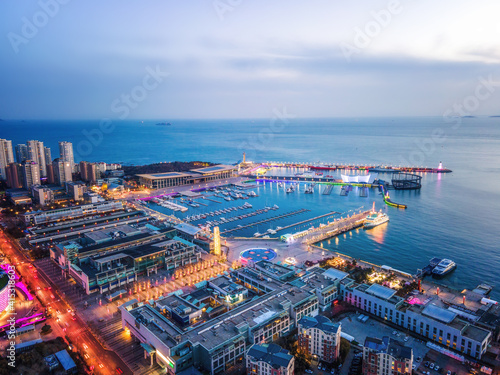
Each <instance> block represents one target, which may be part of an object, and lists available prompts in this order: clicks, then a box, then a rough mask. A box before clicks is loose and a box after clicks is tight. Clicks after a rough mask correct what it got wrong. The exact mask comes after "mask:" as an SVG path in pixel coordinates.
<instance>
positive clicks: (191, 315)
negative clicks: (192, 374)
mask: <svg viewBox="0 0 500 375" xmlns="http://www.w3.org/2000/svg"><path fill="white" fill-rule="evenodd" d="M268 263H269V262H268ZM285 268H286V269H283V270H281V269H280V272H277V273H274V272H270V273H269V275H266V276H264V275H263V274H262V272H261V270H262V269H267V270H269V269H272V267H271V263H269V264H264V263H261V264H260V269H257V268H251V267H245V268H241V269H238V270H235V271H232V272H231V273H229V274H228V275H225V276H221V277H219V278H216V279H213V280H209V281H204V282H201V283H198V284H196V285H195V286H194V288H195V291H193V292H192V293H190V294H188V295H184V292H183V291H181V290H179V291H177V292H174V293H173V294H174V295H177V296H175V297H173V296H172V295H171V296H168V297H165V298H161V299H160V300H158V301H156V302H155V303H154V304H153V305H154V306H152V305H143V304H141V303H139V302H138V301H136V300H132V301H129V302H127V303H125V304H123V305H122V306H120V310H121V316H122V324H123V327H124V328H127V329H129V330H130V332H131V334H132V335H133V336H135V337H136V338H137V339H138V340H140V341H141V343H142V346H143V348H145V354H146V355H149V356H151V361H152V362H154V361H156V362H158V363H160V364H161V365H162V366H164V367H165V368H166V369H167V371H168V373H170V374H175V373H178V372H181V371H183V370H185V369H187V368H189V367H190V366H195V367H199V368H202V369H204V370H205V371H207V372H209V373H210V374H211V375H213V374H216V373H222V372H224V371H225V370H227V369H229V368H230V367H231V366H234V365H235V364H236V363H237V362H238V361H239V360H243V357H244V354H245V353H246V352H247V351H248V347H249V346H251V345H254V344H257V345H263V344H269V343H272V342H273V341H275V340H277V339H279V338H280V337H282V336H286V335H288V334H289V333H290V331H291V330H292V329H293V328H294V327H296V326H297V323H298V322H297V320H296V317H298V316H301V317H302V316H304V315H311V316H312V315H317V314H318V297H317V296H316V293H315V292H314V291H312V290H311V288H308V287H306V285H307V283H302V284H300V283H299V285H298V286H297V285H294V284H292V282H293V281H294V279H297V278H298V279H300V277H302V276H301V275H297V274H296V273H295V272H292V273H293V277H292V279H291V280H290V281H282V280H280V278H281V277H282V276H283V275H285V274H288V273H289V271H291V270H292V271H293V268H292V267H289V268H287V267H285ZM241 287H244V288H245V289H247V290H246V291H245V292H243V290H242V289H241ZM228 296H229V297H228ZM228 300H229V301H230V302H231V301H234V303H228ZM339 334H340V333H339ZM288 365H289V364H288ZM288 365H287V366H286V368H287V371H290V369H291V367H289V366H288ZM273 371H274V370H273ZM283 371H285V370H283ZM269 375H270V374H269Z"/></svg>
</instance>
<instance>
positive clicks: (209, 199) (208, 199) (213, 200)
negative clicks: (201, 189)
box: [203, 197, 222, 203]
mask: <svg viewBox="0 0 500 375" xmlns="http://www.w3.org/2000/svg"><path fill="white" fill-rule="evenodd" d="M203 199H206V200H207V201H210V202H215V203H222V202H220V201H216V200H215V199H212V198H209V197H203Z"/></svg>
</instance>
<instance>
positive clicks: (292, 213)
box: [221, 208, 310, 234]
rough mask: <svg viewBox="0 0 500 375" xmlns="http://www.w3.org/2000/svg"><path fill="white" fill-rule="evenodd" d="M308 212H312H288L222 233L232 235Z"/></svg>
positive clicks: (301, 210) (303, 210) (303, 209)
mask: <svg viewBox="0 0 500 375" xmlns="http://www.w3.org/2000/svg"><path fill="white" fill-rule="evenodd" d="M308 211H310V210H307V209H305V208H301V209H300V210H295V211H290V212H287V213H284V214H281V215H277V216H273V217H270V218H267V219H263V220H260V221H256V222H253V223H249V224H247V225H243V226H241V227H236V228H231V229H227V230H225V231H223V232H221V233H222V234H226V233H231V232H234V231H237V230H240V229H245V228H251V227H254V226H256V225H261V224H264V223H268V222H270V221H274V220H278V219H283V218H285V217H289V216H293V215H298V214H301V213H304V212H308Z"/></svg>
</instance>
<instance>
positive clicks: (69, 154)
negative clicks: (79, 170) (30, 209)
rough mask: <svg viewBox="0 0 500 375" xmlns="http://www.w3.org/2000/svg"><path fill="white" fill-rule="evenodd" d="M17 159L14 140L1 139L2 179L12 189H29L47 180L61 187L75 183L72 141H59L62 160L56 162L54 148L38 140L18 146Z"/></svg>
mask: <svg viewBox="0 0 500 375" xmlns="http://www.w3.org/2000/svg"><path fill="white" fill-rule="evenodd" d="M15 156H16V157H15V159H14V149H13V147H12V141H10V140H6V139H0V177H1V179H3V180H6V181H7V185H8V186H9V187H10V188H24V189H28V190H29V189H31V187H32V186H36V185H40V184H41V179H44V178H47V180H48V182H49V183H55V184H60V185H61V186H62V185H64V184H65V183H66V182H69V181H72V180H73V173H74V172H75V161H74V156H73V144H72V143H70V142H59V157H58V158H56V159H54V160H52V153H51V150H50V148H48V147H45V146H44V145H43V142H40V141H37V140H31V141H28V142H26V144H18V145H16V146H15Z"/></svg>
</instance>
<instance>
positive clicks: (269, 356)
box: [247, 344, 293, 369]
mask: <svg viewBox="0 0 500 375" xmlns="http://www.w3.org/2000/svg"><path fill="white" fill-rule="evenodd" d="M247 355H248V356H250V357H252V358H253V359H254V360H255V361H261V362H266V363H268V364H270V365H271V366H272V367H273V368H275V369H278V368H280V367H288V365H289V364H290V361H292V360H293V356H292V355H290V353H289V352H288V350H286V349H283V348H282V347H281V346H279V345H276V344H264V345H257V344H255V345H252V346H251V347H250V349H249V350H248V353H247Z"/></svg>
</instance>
